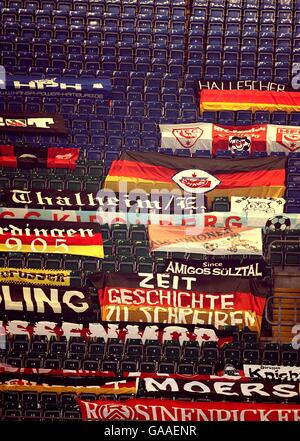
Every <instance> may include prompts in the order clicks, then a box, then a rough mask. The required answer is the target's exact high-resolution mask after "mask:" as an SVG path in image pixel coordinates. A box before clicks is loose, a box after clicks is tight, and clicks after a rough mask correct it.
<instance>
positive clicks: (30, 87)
mask: <svg viewBox="0 0 300 441" xmlns="http://www.w3.org/2000/svg"><path fill="white" fill-rule="evenodd" d="M6 90H8V91H14V92H18V91H21V92H26V93H27V94H28V92H32V95H35V96H36V95H39V93H42V92H44V93H51V94H53V93H55V92H58V93H59V94H68V95H69V94H73V93H81V94H97V95H98V94H102V95H103V98H109V97H110V96H111V91H112V83H111V80H110V79H109V78H57V77H55V78H47V77H46V78H33V77H27V76H19V75H18V76H12V75H10V76H8V77H7V80H6Z"/></svg>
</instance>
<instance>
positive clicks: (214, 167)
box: [104, 94, 286, 204]
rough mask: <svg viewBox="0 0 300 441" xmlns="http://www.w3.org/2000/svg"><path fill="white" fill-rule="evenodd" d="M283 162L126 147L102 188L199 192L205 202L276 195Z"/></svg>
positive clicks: (281, 182) (281, 188) (280, 186)
mask: <svg viewBox="0 0 300 441" xmlns="http://www.w3.org/2000/svg"><path fill="white" fill-rule="evenodd" d="M281 95H282V94H281ZM285 166H286V158H281V157H267V158H256V159H230V160H228V159H207V158H183V157H179V156H169V155H164V154H163V153H147V152H146V153H140V152H131V151H127V152H124V153H123V154H122V155H121V157H120V159H119V160H116V161H113V163H112V165H111V168H110V170H109V173H108V175H107V177H106V180H105V183H104V188H105V189H111V190H113V191H115V192H119V191H120V190H121V192H122V188H121V187H122V186H124V184H125V185H126V189H125V192H128V191H137V190H138V189H142V190H144V191H146V192H147V193H151V192H152V191H155V190H163V189H165V190H169V191H174V190H177V192H178V190H179V191H181V192H182V193H183V192H187V193H194V194H201V193H203V194H205V196H206V197H207V199H208V203H209V204H210V203H211V202H212V200H213V199H214V198H215V197H216V196H218V197H222V196H226V197H229V198H230V197H231V196H248V197H250V196H251V197H260V198H266V197H274V198H275V197H277V198H278V197H282V196H283V195H284V191H285Z"/></svg>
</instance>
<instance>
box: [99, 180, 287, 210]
mask: <svg viewBox="0 0 300 441" xmlns="http://www.w3.org/2000/svg"><path fill="white" fill-rule="evenodd" d="M122 179H123V181H122V184H124V181H125V180H126V183H127V190H126V191H134V190H137V189H138V188H140V189H143V190H144V191H146V192H149V193H150V192H151V191H154V190H163V189H166V190H168V191H174V190H177V192H178V193H179V192H181V193H182V194H183V190H181V189H180V188H179V187H178V185H177V184H175V183H174V184H173V183H168V182H157V181H148V180H147V181H146V180H143V179H139V180H136V179H131V178H122ZM136 181H138V182H136ZM119 185H120V178H116V177H113V179H111V178H107V179H106V181H105V185H104V188H106V189H110V190H113V191H115V192H119V190H120V188H119ZM284 192H285V187H284V186H282V185H278V186H275V185H272V186H269V187H265V186H264V187H239V188H238V187H237V188H221V189H220V188H218V187H216V188H215V189H214V190H211V191H208V192H206V193H204V195H205V197H206V198H207V202H208V204H211V203H212V202H213V199H214V198H215V197H231V196H239V197H243V196H248V197H259V198H281V197H283V196H284Z"/></svg>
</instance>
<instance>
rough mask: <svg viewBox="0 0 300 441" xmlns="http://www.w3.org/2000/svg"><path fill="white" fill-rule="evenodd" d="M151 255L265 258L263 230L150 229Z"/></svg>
mask: <svg viewBox="0 0 300 441" xmlns="http://www.w3.org/2000/svg"><path fill="white" fill-rule="evenodd" d="M148 232H149V239H150V247H151V251H154V252H157V251H165V252H178V253H196V254H208V255H213V256H220V255H230V256H232V255H240V254H247V255H262V254H263V247H262V230H261V228H233V229H226V228H197V227H182V226H158V225H149V227H148Z"/></svg>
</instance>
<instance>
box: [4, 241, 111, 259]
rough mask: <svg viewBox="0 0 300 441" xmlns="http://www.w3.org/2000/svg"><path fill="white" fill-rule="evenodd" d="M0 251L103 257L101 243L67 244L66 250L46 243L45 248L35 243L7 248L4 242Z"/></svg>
mask: <svg viewBox="0 0 300 441" xmlns="http://www.w3.org/2000/svg"><path fill="white" fill-rule="evenodd" d="M0 252H7V253H11V252H14V253H53V254H74V255H79V256H90V257H97V258H98V259H103V257H104V249H103V246H102V245H85V246H75V245H72V246H70V245H68V251H65V250H64V251H62V250H59V249H57V248H56V247H55V246H53V245H48V246H47V247H46V248H45V249H44V247H43V246H41V245H35V247H33V249H32V246H31V245H25V244H24V245H22V247H21V248H20V249H19V250H18V249H13V250H12V249H8V248H7V246H6V245H5V244H4V243H0Z"/></svg>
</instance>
